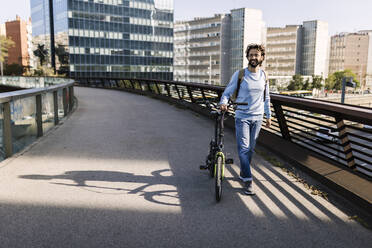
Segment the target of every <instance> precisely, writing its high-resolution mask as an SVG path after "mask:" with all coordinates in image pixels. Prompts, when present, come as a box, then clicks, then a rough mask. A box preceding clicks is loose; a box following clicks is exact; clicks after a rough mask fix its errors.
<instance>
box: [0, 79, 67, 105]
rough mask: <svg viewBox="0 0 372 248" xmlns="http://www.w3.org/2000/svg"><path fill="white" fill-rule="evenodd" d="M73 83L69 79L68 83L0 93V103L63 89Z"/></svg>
mask: <svg viewBox="0 0 372 248" xmlns="http://www.w3.org/2000/svg"><path fill="white" fill-rule="evenodd" d="M73 85H74V81H72V80H71V82H69V83H63V84H59V85H53V86H50V87H44V88H36V89H25V90H17V91H10V92H4V93H0V103H4V102H9V101H11V100H13V99H15V98H17V99H19V98H24V97H29V96H36V95H38V94H43V93H47V92H51V91H56V90H58V89H63V88H66V87H70V86H73Z"/></svg>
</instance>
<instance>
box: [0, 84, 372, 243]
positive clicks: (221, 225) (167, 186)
mask: <svg viewBox="0 0 372 248" xmlns="http://www.w3.org/2000/svg"><path fill="white" fill-rule="evenodd" d="M75 94H76V96H77V98H78V100H79V105H78V108H77V109H76V111H75V113H73V114H72V116H71V117H70V118H69V119H67V120H65V121H64V123H63V125H60V126H58V127H57V128H56V129H54V130H52V131H51V132H50V133H48V134H47V135H46V136H45V137H43V138H42V139H40V140H38V141H37V143H36V144H35V145H34V146H32V147H31V148H30V149H28V150H27V151H25V152H23V153H22V154H19V155H18V156H16V157H13V158H11V159H9V160H6V161H3V162H1V163H0V188H1V190H0V204H1V205H0V220H1V222H0V247H338V248H339V247H371V244H372V235H371V234H372V232H371V231H370V230H367V229H365V228H364V227H362V226H361V225H360V224H359V223H357V222H355V221H354V220H351V219H349V217H348V215H347V214H346V213H344V212H343V211H342V210H340V209H339V208H337V207H336V206H334V205H332V204H331V203H330V202H328V201H326V200H325V199H323V198H321V197H320V196H314V195H311V194H310V191H308V190H306V189H305V188H304V187H303V185H302V184H301V183H299V182H296V181H295V180H294V179H293V178H291V177H289V176H288V175H287V174H285V173H284V172H282V171H281V170H280V169H278V168H276V167H272V166H271V165H270V164H269V163H268V162H266V161H264V160H263V159H262V158H261V157H259V156H258V155H256V156H255V158H254V161H253V163H254V169H253V174H254V176H255V180H254V186H255V190H256V193H257V195H256V196H253V197H250V196H245V195H244V194H242V191H241V184H240V182H239V181H238V180H237V179H236V178H237V175H238V172H239V170H238V167H237V165H232V166H228V167H227V172H226V176H227V180H226V181H225V184H224V189H223V198H222V201H221V202H220V203H218V204H217V203H216V202H215V200H214V186H213V185H214V184H213V183H214V181H213V180H212V179H210V178H209V176H208V173H207V172H206V171H200V170H199V165H200V164H201V163H202V162H203V160H204V159H205V156H206V153H207V150H208V143H209V139H210V136H211V135H212V132H213V123H212V122H211V121H209V120H207V119H205V118H204V117H200V116H198V115H196V114H194V113H193V112H190V111H187V110H183V109H180V108H176V107H175V106H171V105H169V104H167V103H164V102H161V101H158V100H154V99H151V98H149V97H145V96H139V95H135V94H130V93H125V92H120V91H114V90H102V89H92V88H75ZM225 147H226V150H227V151H228V152H230V153H231V156H232V157H234V158H235V160H236V161H235V162H236V164H238V163H237V162H238V160H237V158H238V157H237V154H236V151H235V150H236V145H235V140H234V135H233V133H232V132H231V131H229V130H227V131H226V139H225Z"/></svg>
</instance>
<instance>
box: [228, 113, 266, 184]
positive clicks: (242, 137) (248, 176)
mask: <svg viewBox="0 0 372 248" xmlns="http://www.w3.org/2000/svg"><path fill="white" fill-rule="evenodd" d="M261 125H262V119H261V120H248V119H239V118H236V119H235V132H236V142H237V144H238V154H239V159H240V177H242V179H243V181H244V182H247V181H252V172H251V161H252V156H253V151H254V147H255V146H256V139H257V138H258V135H259V133H260V130H261Z"/></svg>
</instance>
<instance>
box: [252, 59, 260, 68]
mask: <svg viewBox="0 0 372 248" xmlns="http://www.w3.org/2000/svg"><path fill="white" fill-rule="evenodd" d="M249 65H250V66H252V67H253V68H256V67H257V66H259V65H262V61H258V59H251V60H249Z"/></svg>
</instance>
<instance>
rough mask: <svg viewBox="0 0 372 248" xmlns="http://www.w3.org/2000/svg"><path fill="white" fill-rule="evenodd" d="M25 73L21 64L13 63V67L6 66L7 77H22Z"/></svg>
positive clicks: (5, 73)
mask: <svg viewBox="0 0 372 248" xmlns="http://www.w3.org/2000/svg"><path fill="white" fill-rule="evenodd" d="M24 72H25V68H24V67H23V66H21V65H19V64H16V63H13V64H11V65H5V68H4V75H6V76H22V74H23V73H24Z"/></svg>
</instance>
